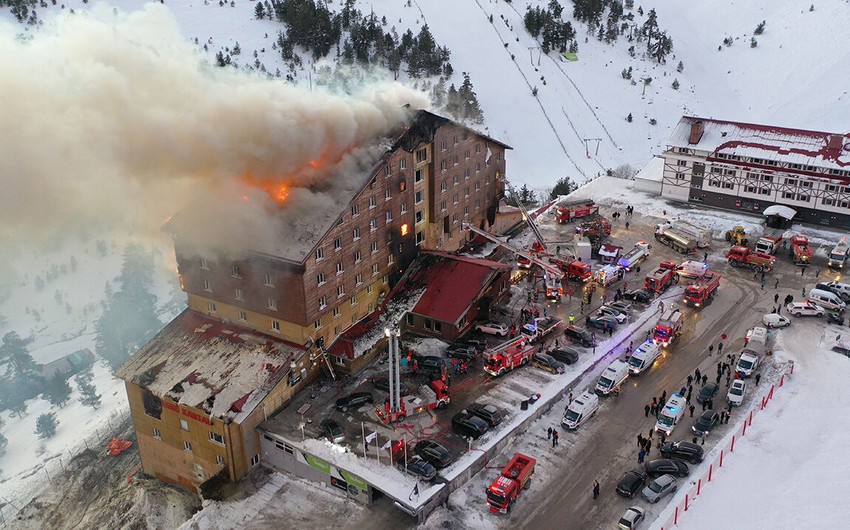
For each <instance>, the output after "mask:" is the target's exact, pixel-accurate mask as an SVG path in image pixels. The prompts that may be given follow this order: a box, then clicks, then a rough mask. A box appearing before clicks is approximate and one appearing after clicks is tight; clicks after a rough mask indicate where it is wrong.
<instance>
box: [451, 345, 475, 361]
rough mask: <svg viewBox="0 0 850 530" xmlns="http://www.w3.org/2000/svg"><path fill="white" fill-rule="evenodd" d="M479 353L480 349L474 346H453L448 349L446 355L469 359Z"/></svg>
mask: <svg viewBox="0 0 850 530" xmlns="http://www.w3.org/2000/svg"><path fill="white" fill-rule="evenodd" d="M476 355H478V349H476V348H474V347H472V346H452V347H451V348H449V349H448V350H446V356H447V357H451V358H456V359H462V360H464V361H468V360H470V359H473V358H475V356H476Z"/></svg>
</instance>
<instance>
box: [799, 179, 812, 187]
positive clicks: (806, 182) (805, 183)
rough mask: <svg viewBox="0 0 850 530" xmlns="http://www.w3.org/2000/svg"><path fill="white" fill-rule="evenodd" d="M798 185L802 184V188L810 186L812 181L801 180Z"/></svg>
mask: <svg viewBox="0 0 850 530" xmlns="http://www.w3.org/2000/svg"><path fill="white" fill-rule="evenodd" d="M800 186H802V187H804V188H811V187H812V183H811V182H810V181H808V180H804V181H803V182H801V183H800Z"/></svg>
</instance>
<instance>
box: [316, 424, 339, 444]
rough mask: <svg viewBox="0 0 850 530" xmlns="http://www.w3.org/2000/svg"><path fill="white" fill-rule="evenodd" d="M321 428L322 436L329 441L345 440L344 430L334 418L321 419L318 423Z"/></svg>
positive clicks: (337, 442) (336, 442)
mask: <svg viewBox="0 0 850 530" xmlns="http://www.w3.org/2000/svg"><path fill="white" fill-rule="evenodd" d="M319 425H320V426H321V428H322V436H324V437H325V438H327V439H328V441H330V442H331V443H335V444H341V443H342V442H344V441H345V431H343V430H342V427H340V426H339V423H337V422H336V421H335V420H331V419H327V420H322V422H321V423H320V424H319Z"/></svg>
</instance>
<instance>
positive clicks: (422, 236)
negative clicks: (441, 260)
mask: <svg viewBox="0 0 850 530" xmlns="http://www.w3.org/2000/svg"><path fill="white" fill-rule="evenodd" d="M423 241H425V234H424V233H422V232H416V244H417V245H421V244H422V242H423Z"/></svg>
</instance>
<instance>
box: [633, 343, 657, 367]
mask: <svg viewBox="0 0 850 530" xmlns="http://www.w3.org/2000/svg"><path fill="white" fill-rule="evenodd" d="M659 355H661V346H659V345H658V344H655V343H654V342H652V341H651V340H648V341H646V342H644V343H643V344H641V345H640V346H638V347H637V349H636V350H635V351H634V353H632V356H631V357H630V358H629V371H630V372H631V373H633V374H639V373H641V372H643V371H644V370H646V369H647V368H649V367H650V366H652V365H653V364H654V363H655V360H656V359H658V356H659Z"/></svg>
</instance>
